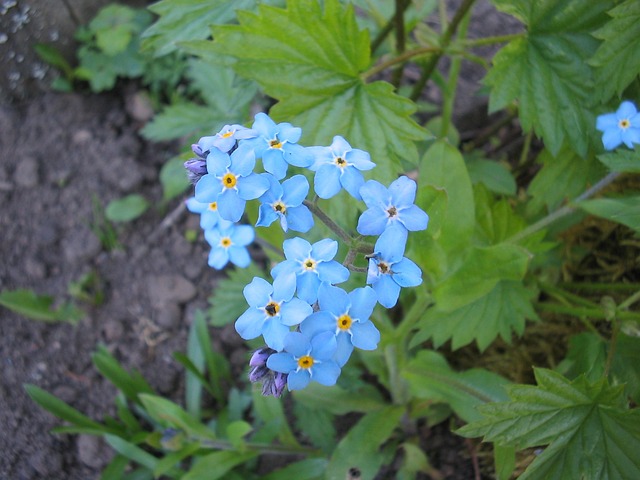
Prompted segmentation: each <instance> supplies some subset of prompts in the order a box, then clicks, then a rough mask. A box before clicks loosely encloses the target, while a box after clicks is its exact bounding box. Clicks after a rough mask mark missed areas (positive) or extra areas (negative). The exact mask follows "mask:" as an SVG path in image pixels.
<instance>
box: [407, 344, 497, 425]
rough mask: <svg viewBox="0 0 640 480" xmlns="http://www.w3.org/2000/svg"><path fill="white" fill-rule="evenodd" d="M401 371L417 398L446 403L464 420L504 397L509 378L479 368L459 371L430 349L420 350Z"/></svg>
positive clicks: (470, 418)
mask: <svg viewBox="0 0 640 480" xmlns="http://www.w3.org/2000/svg"><path fill="white" fill-rule="evenodd" d="M401 375H402V376H403V377H404V378H406V379H407V381H408V382H409V388H410V390H411V393H412V395H414V396H415V397H416V398H422V399H427V400H431V401H435V402H444V403H448V404H449V405H450V406H451V408H452V409H453V411H454V412H455V413H456V415H458V416H459V417H460V418H462V419H463V420H465V421H467V422H469V421H473V420H477V419H479V418H481V415H480V414H479V413H478V411H477V407H478V406H479V405H483V404H485V403H488V402H496V401H500V400H506V398H507V393H506V390H505V388H504V387H505V385H507V384H508V383H509V382H508V380H506V379H505V378H503V377H501V376H500V375H497V374H495V373H492V372H489V371H487V370H482V369H471V370H467V371H465V372H460V373H458V372H456V371H454V370H452V369H451V368H450V367H449V365H448V364H447V361H446V360H445V359H444V357H443V356H442V355H440V354H439V353H437V352H434V351H431V350H423V351H421V352H419V353H418V354H417V355H416V357H415V358H414V359H413V360H411V361H410V362H409V363H408V364H407V365H406V366H405V368H404V369H403V370H402V372H401Z"/></svg>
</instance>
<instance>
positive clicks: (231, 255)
mask: <svg viewBox="0 0 640 480" xmlns="http://www.w3.org/2000/svg"><path fill="white" fill-rule="evenodd" d="M204 238H205V239H206V240H207V242H209V245H211V252H210V253H209V266H210V267H213V268H215V269H216V270H221V269H222V268H224V267H225V265H226V264H227V263H229V262H231V263H233V264H234V265H236V266H238V267H241V268H246V267H248V266H249V263H251V257H250V256H249V251H248V250H247V245H249V244H250V243H251V242H253V239H254V238H255V232H254V230H253V227H252V226H250V225H236V224H235V223H233V222H227V221H225V220H221V221H220V223H218V225H217V227H213V228H211V229H209V230H205V232H204Z"/></svg>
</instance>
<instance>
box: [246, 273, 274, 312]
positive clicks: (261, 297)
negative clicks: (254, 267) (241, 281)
mask: <svg viewBox="0 0 640 480" xmlns="http://www.w3.org/2000/svg"><path fill="white" fill-rule="evenodd" d="M242 293H243V295H244V298H245V299H246V300H247V303H248V304H249V305H250V306H252V307H264V306H265V305H266V304H267V303H269V302H270V301H271V294H272V293H273V287H272V286H271V284H270V283H269V282H267V281H266V280H265V279H264V278H260V277H253V280H251V282H250V283H249V284H248V285H247V286H246V287H244V289H243V290H242ZM263 314H264V312H263Z"/></svg>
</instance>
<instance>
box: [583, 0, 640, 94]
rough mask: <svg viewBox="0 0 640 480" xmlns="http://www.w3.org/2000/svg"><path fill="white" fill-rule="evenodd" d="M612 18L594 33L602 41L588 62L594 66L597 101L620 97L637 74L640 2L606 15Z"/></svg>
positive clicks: (639, 70) (631, 0)
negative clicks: (615, 95)
mask: <svg viewBox="0 0 640 480" xmlns="http://www.w3.org/2000/svg"><path fill="white" fill-rule="evenodd" d="M607 13H608V14H609V15H610V16H611V17H612V18H611V20H609V21H608V22H607V23H605V25H604V26H603V27H602V28H600V29H599V30H596V31H595V32H593V36H594V37H596V38H598V39H600V40H602V41H603V42H602V43H601V44H600V46H599V47H598V50H596V52H595V54H594V55H593V57H592V58H591V60H590V61H589V63H590V64H591V65H593V66H594V67H596V87H597V88H596V89H595V93H596V95H597V96H598V98H600V99H602V100H604V101H606V100H608V99H610V98H611V97H613V95H614V94H617V95H618V96H621V95H622V92H623V91H624V89H625V88H627V86H628V85H629V84H630V83H631V82H633V80H634V79H636V78H638V74H639V73H640V3H638V1H637V0H627V1H626V2H623V3H622V4H621V5H618V6H617V7H615V8H614V9H613V10H610V11H609V12H607Z"/></svg>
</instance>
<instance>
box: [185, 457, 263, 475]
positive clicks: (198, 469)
mask: <svg viewBox="0 0 640 480" xmlns="http://www.w3.org/2000/svg"><path fill="white" fill-rule="evenodd" d="M257 455H258V453H257V452H247V453H239V452H234V451H231V450H229V451H220V452H214V453H210V454H209V455H205V456H202V457H199V458H198V459H197V460H196V462H195V463H194V465H193V466H192V467H191V470H189V472H188V473H187V474H186V475H184V476H182V477H181V480H218V479H219V478H223V477H224V475H225V474H226V473H227V472H229V470H231V469H232V468H234V467H236V466H237V465H240V464H241V463H244V462H247V461H249V460H251V459H253V458H255V457H256V456H257Z"/></svg>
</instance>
